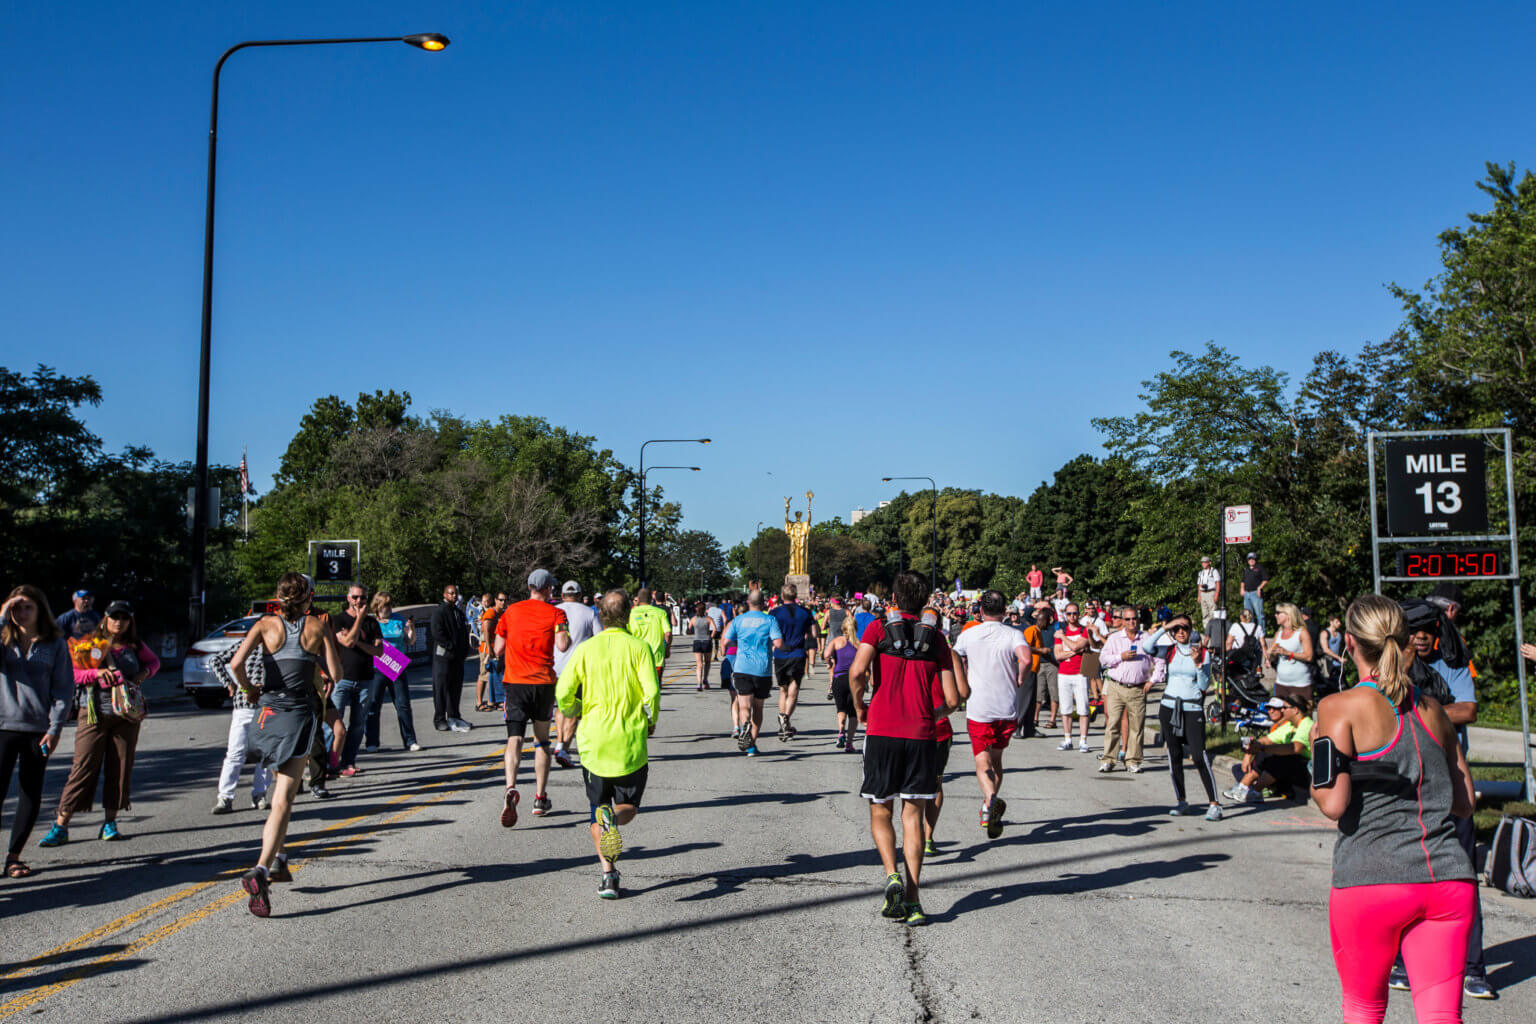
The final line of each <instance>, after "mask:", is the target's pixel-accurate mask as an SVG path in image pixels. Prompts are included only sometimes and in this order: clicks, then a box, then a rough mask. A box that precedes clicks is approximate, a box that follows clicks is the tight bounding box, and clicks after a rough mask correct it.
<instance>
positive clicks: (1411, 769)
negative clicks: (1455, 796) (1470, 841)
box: [1333, 682, 1476, 889]
mask: <svg viewBox="0 0 1536 1024" xmlns="http://www.w3.org/2000/svg"><path fill="white" fill-rule="evenodd" d="M1361 685H1362V686H1370V687H1371V688H1372V689H1376V687H1375V686H1374V685H1372V684H1371V683H1370V682H1365V683H1362V684H1361ZM1377 692H1378V693H1380V692H1381V691H1380V690H1377ZM1382 699H1383V700H1385V699H1386V695H1385V694H1382ZM1393 711H1394V713H1395V714H1396V715H1397V733H1396V735H1394V736H1393V737H1392V742H1390V743H1388V744H1387V745H1386V746H1385V747H1382V748H1381V749H1380V750H1374V751H1370V752H1368V753H1364V754H1361V755H1360V756H1359V758H1358V759H1357V760H1356V761H1355V763H1354V764H1353V765H1352V766H1351V769H1350V796H1349V807H1348V808H1347V809H1346V810H1345V811H1344V816H1343V817H1342V818H1340V819H1339V841H1338V843H1337V844H1336V845H1335V846H1334V848H1333V885H1334V888H1336V889H1344V888H1348V887H1350V886H1355V885H1391V884H1398V883H1407V884H1421V883H1426V882H1448V881H1457V880H1469V881H1470V880H1473V879H1475V878H1476V875H1475V874H1474V873H1473V871H1472V862H1471V860H1470V859H1469V858H1468V857H1467V853H1466V851H1465V850H1463V849H1462V848H1461V844H1460V843H1459V842H1457V840H1456V826H1455V824H1454V821H1453V819H1452V817H1451V770H1450V767H1449V766H1448V765H1447V764H1446V761H1445V751H1444V750H1442V749H1441V747H1440V744H1439V743H1438V742H1437V741H1436V740H1435V737H1434V734H1433V733H1431V732H1430V731H1429V729H1428V728H1427V727H1426V726H1425V725H1424V721H1423V719H1422V718H1420V716H1419V709H1418V707H1417V705H1415V706H1414V708H1413V710H1412V711H1410V712H1409V713H1408V714H1406V715H1405V714H1403V713H1402V711H1401V710H1400V709H1398V708H1393Z"/></svg>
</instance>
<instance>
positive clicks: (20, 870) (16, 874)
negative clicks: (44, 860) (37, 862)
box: [5, 860, 32, 878]
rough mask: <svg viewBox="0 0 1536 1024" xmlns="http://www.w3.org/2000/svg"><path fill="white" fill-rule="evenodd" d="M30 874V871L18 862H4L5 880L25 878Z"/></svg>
mask: <svg viewBox="0 0 1536 1024" xmlns="http://www.w3.org/2000/svg"><path fill="white" fill-rule="evenodd" d="M31 874H32V869H31V868H29V867H27V865H26V864H24V863H23V862H21V861H19V860H8V861H6V862H5V877H6V878H27V877H29V876H31Z"/></svg>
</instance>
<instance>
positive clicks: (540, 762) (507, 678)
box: [493, 569, 571, 828]
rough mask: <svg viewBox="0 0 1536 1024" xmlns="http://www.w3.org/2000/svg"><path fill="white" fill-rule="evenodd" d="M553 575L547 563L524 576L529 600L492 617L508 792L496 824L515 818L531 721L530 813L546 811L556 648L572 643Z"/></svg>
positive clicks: (507, 825) (506, 823)
mask: <svg viewBox="0 0 1536 1024" xmlns="http://www.w3.org/2000/svg"><path fill="white" fill-rule="evenodd" d="M554 600H555V577H554V576H552V575H551V574H550V573H549V571H548V570H547V569H535V570H534V571H533V572H532V573H530V574H529V576H528V600H526V601H519V602H517V604H514V605H513V606H512V607H510V608H508V609H507V610H506V612H505V613H503V615H502V616H501V621H499V622H498V623H496V641H495V646H494V648H493V651H494V653H495V655H496V657H498V658H505V659H506V666H507V667H506V671H505V672H504V674H503V675H502V679H503V680H504V682H505V683H506V698H507V705H506V708H507V709H506V722H507V754H506V762H505V763H506V773H507V795H506V799H505V800H504V802H503V804H502V809H501V824H502V825H503V827H505V828H511V827H512V826H513V825H515V824H517V801H518V796H517V765H518V762H519V761H520V760H522V756H523V736H524V735H525V734H526V733H527V731H528V726H529V724H532V725H533V781H534V796H533V813H534V815H535V816H539V815H544V814H548V813H549V811H550V807H551V804H550V800H549V794H548V793H547V792H545V786H546V785H547V783H548V782H549V762H550V758H551V754H550V748H549V722H550V719H551V718H552V717H553V715H554V710H555V681H556V677H555V651H557V650H559V651H564V650H567V649H568V648H569V647H570V646H571V631H570V624H569V622H568V621H567V620H566V617H565V612H563V611H561V610H560V609H559V608H556V607H555V604H554Z"/></svg>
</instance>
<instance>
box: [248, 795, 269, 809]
mask: <svg viewBox="0 0 1536 1024" xmlns="http://www.w3.org/2000/svg"><path fill="white" fill-rule="evenodd" d="M266 809H267V794H265V793H254V792H253V793H252V794H251V810H253V811H264V810H266Z"/></svg>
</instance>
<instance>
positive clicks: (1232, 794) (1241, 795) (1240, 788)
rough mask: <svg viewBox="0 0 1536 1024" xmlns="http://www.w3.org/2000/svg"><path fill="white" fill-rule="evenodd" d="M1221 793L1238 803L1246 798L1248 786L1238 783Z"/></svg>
mask: <svg viewBox="0 0 1536 1024" xmlns="http://www.w3.org/2000/svg"><path fill="white" fill-rule="evenodd" d="M1221 795H1222V796H1223V797H1225V798H1226V799H1228V800H1230V801H1232V802H1233V803H1235V804H1240V803H1242V802H1243V801H1244V800H1246V799H1248V787H1247V786H1244V785H1242V784H1238V785H1236V786H1233V787H1232V788H1231V789H1228V790H1225V791H1223V792H1222V794H1221Z"/></svg>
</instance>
